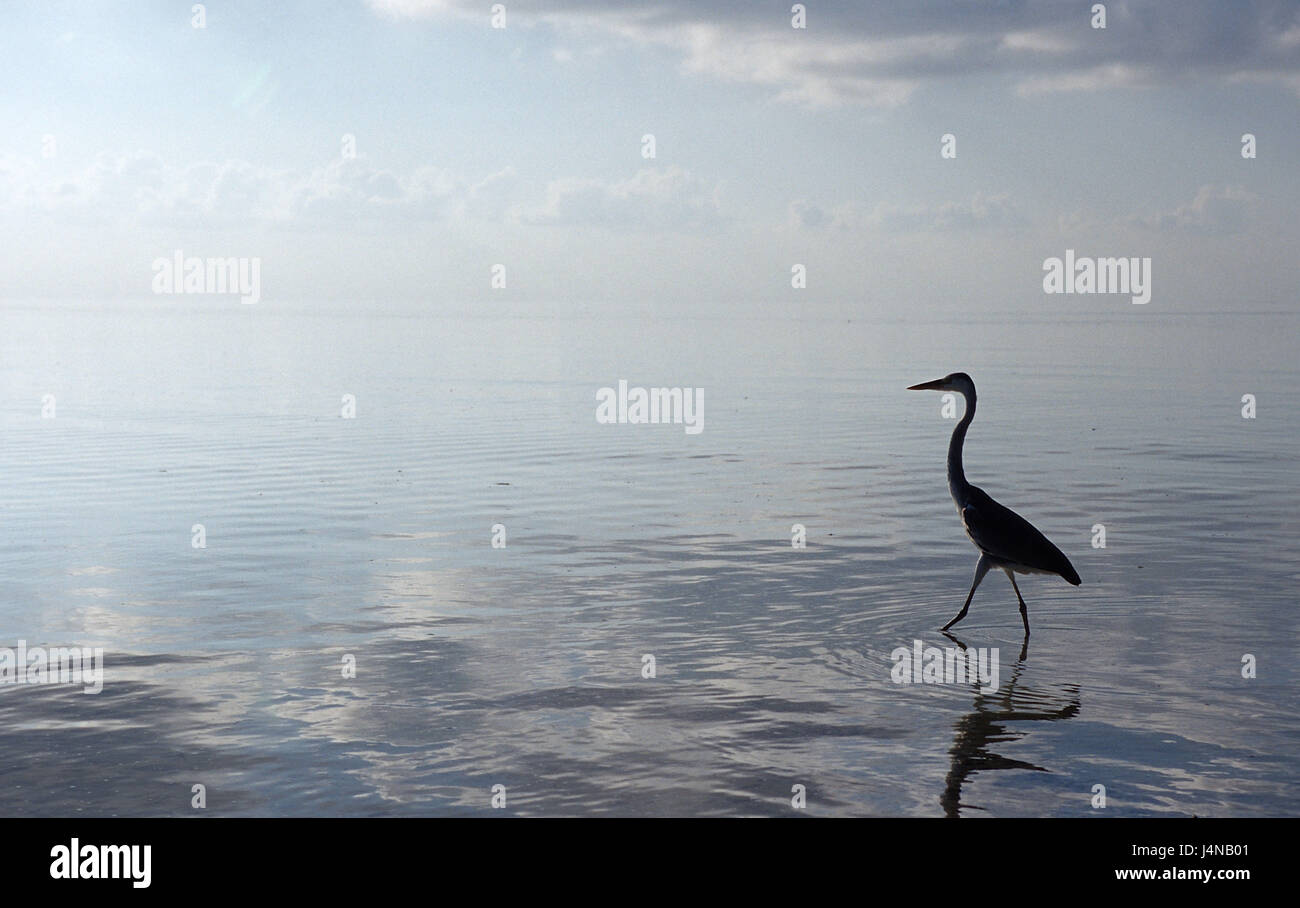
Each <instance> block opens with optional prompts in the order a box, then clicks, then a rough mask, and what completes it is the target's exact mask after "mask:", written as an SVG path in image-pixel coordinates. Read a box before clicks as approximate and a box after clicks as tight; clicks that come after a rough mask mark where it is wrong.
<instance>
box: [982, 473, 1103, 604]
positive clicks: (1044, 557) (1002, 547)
mask: <svg viewBox="0 0 1300 908" xmlns="http://www.w3.org/2000/svg"><path fill="white" fill-rule="evenodd" d="M968 489H969V493H968V495H967V504H966V507H964V508H959V509H958V513H960V514H961V525H962V526H963V527H964V528H965V529H966V535H967V536H969V537H970V540H971V542H973V543H975V547H976V548H978V549H979V550H980V551H981V552H983V553H984V554H985V555H987V556H989V559H990V560H991V561H992V562H993V566H994V567H1001V568H1006V567H1009V568H1011V570H1013V571H1015V572H1016V573H1018V574H1060V575H1061V576H1062V577H1064V578H1065V579H1066V580H1067V581H1068V582H1070V583H1072V584H1074V585H1075V586H1078V585H1079V584H1080V583H1081V582H1082V581H1080V580H1079V574H1078V572H1077V571H1076V570H1075V569H1074V565H1072V564H1070V559H1069V558H1066V557H1065V553H1064V552H1062V551H1061V550H1060V549H1058V548H1057V547H1056V546H1055V545H1053V544H1052V541H1051V540H1050V539H1048V538H1047V537H1046V536H1044V535H1043V534H1042V533H1040V532H1039V531H1038V528H1037V527H1036V526H1034V525H1033V524H1032V523H1030V522H1029V521H1028V520H1026V519H1025V518H1023V517H1021V516H1020V515H1019V514H1017V513H1016V512H1015V511H1013V510H1011V509H1010V508H1009V507H1007V506H1006V505H1004V504H999V503H998V502H996V501H994V500H993V499H992V498H991V497H989V495H988V493H986V492H985V491H984V490H983V489H981V488H979V487H978V486H968Z"/></svg>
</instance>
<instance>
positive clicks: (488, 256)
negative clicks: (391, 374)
mask: <svg viewBox="0 0 1300 908" xmlns="http://www.w3.org/2000/svg"><path fill="white" fill-rule="evenodd" d="M793 6H794V5H793V4H791V3H787V2H741V0H731V2H688V0H665V2H659V3H647V4H634V3H624V2H619V0H604V2H596V0H557V2H531V3H530V2H518V3H511V2H507V3H505V4H503V7H504V22H502V21H501V18H500V16H499V15H497V16H496V21H495V22H494V21H493V19H494V13H493V5H492V4H491V3H487V2H477V0H476V2H473V3H469V2H460V0H340V2H336V3H314V2H284V3H277V4H266V3H261V2H212V3H207V4H203V5H202V8H201V10H198V9H196V5H195V4H193V3H190V2H143V0H142V2H135V3H120V2H86V0H81V2H76V3H70V2H67V3H65V2H22V0H19V2H9V3H5V4H4V5H3V7H0V78H2V79H3V84H4V85H5V90H4V92H3V94H2V95H0V114H2V116H3V121H4V122H5V123H6V124H7V128H6V129H5V130H3V131H2V132H0V299H4V300H18V301H32V300H37V301H40V300H50V301H56V300H81V301H85V300H101V299H102V300H135V299H140V300H145V299H149V298H150V297H151V296H152V289H151V287H152V279H153V277H154V270H153V263H154V262H155V261H156V260H157V259H158V258H159V257H165V256H171V255H172V254H173V252H174V250H177V249H180V250H183V251H184V253H185V255H187V256H222V257H225V256H233V257H248V258H257V259H259V260H260V268H261V300H260V302H259V303H258V305H276V304H278V303H288V302H291V301H294V302H301V301H307V302H311V301H333V302H336V303H342V304H345V305H356V306H382V305H385V304H388V303H394V302H398V301H402V302H406V303H409V304H414V305H418V306H426V307H429V308H431V309H444V310H447V311H455V310H458V309H466V310H476V309H483V310H485V311H511V312H515V311H535V312H540V313H565V312H584V311H596V310H609V311H613V312H621V311H629V312H631V311H638V312H641V311H651V312H654V311H675V312H676V311H685V312H692V313H698V314H704V315H717V316H720V317H732V316H735V315H737V314H742V315H743V314H745V313H760V314H776V313H781V312H790V311H806V312H810V313H817V314H824V315H827V316H830V317H854V316H858V315H862V316H866V315H887V316H898V317H906V316H907V315H908V314H910V313H915V312H917V311H921V310H925V309H929V308H936V309H942V308H945V307H946V308H958V309H963V310H974V311H990V312H1003V311H1008V310H1010V311H1029V310H1035V311H1041V310H1043V309H1045V308H1052V307H1062V308H1064V307H1073V308H1075V309H1077V308H1079V307H1085V306H1117V305H1121V304H1123V305H1131V303H1130V302H1129V298H1128V297H1127V296H1124V297H1120V296H1113V297H1096V298H1093V299H1088V298H1083V297H1078V296H1070V297H1065V296H1051V295H1047V294H1045V293H1044V292H1043V288H1042V278H1043V263H1044V261H1045V260H1046V259H1047V258H1049V257H1052V256H1058V257H1059V256H1063V255H1064V254H1065V251H1066V250H1067V249H1073V250H1075V252H1076V254H1077V255H1079V256H1125V257H1130V256H1131V257H1139V258H1146V257H1149V258H1150V259H1151V261H1152V266H1151V268H1152V297H1151V302H1150V303H1149V304H1148V305H1149V306H1152V307H1168V308H1170V309H1187V310H1223V309H1228V310H1233V309H1243V310H1254V309H1290V308H1291V307H1293V305H1294V288H1295V287H1296V286H1297V279H1298V278H1300V266H1298V265H1297V261H1296V259H1297V256H1296V254H1295V253H1296V250H1297V249H1298V248H1300V225H1298V224H1297V220H1296V218H1295V217H1294V212H1295V211H1296V208H1297V205H1298V204H1300V190H1298V188H1297V180H1296V179H1295V176H1294V175H1295V173H1296V172H1297V151H1298V150H1300V117H1298V116H1297V115H1298V114H1300V2H1262V0H1260V2H1251V0H1223V2H1207V0H1151V2H1132V0H1128V2H1111V3H1106V4H1102V6H1104V8H1105V28H1097V27H1094V25H1095V24H1096V23H1097V21H1098V20H1097V12H1096V11H1095V9H1094V8H1095V7H1096V6H1097V4H1094V3H1089V2H1075V0H1069V2H1066V0H1021V2H1011V0H1007V2H995V0H989V2H976V0H948V2H938V0H917V2H908V3H899V2H865V0H858V2H846V3H830V2H812V3H807V4H804V5H803V9H804V25H805V27H803V28H795V27H792V26H793V24H794V23H793V20H794V18H795V16H796V13H794V12H792V7H793ZM200 14H201V17H202V18H201V21H199V16H200ZM196 25H202V27H196ZM496 25H504V27H494V26H496ZM1245 133H1250V134H1252V135H1253V136H1255V143H1256V156H1255V157H1253V158H1246V157H1243V155H1242V136H1243V134H1245ZM945 135H951V136H952V137H953V142H952V146H951V147H955V151H956V154H955V157H951V156H950V157H945V156H944V155H943V154H941V152H942V150H943V141H944V139H943V137H944V136H945ZM646 136H653V139H654V155H653V157H647V155H646V144H647V143H646V138H645V137H646ZM352 151H355V154H352ZM799 264H801V265H804V266H805V268H806V287H802V288H795V287H792V286H791V268H792V267H793V266H795V265H799ZM496 265H501V266H504V274H505V286H504V287H493V286H492V277H493V267H494V266H496Z"/></svg>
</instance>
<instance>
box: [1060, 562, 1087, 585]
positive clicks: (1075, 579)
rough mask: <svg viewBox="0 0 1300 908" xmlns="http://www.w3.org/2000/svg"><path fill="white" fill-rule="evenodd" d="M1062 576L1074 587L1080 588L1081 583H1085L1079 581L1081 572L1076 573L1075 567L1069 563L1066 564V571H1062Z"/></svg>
mask: <svg viewBox="0 0 1300 908" xmlns="http://www.w3.org/2000/svg"><path fill="white" fill-rule="evenodd" d="M1061 576H1062V577H1064V578H1065V582H1066V583H1069V584H1072V585H1074V586H1078V585H1079V584H1080V583H1083V581H1082V580H1080V579H1079V572H1078V571H1076V570H1075V569H1074V565H1072V564H1070V562H1068V561H1067V562H1065V569H1064V570H1062V571H1061Z"/></svg>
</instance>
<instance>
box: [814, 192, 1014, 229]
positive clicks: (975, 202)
mask: <svg viewBox="0 0 1300 908" xmlns="http://www.w3.org/2000/svg"><path fill="white" fill-rule="evenodd" d="M790 218H791V221H792V222H793V223H794V224H795V225H796V226H799V227H804V228H807V229H812V230H817V229H822V228H834V229H840V230H862V229H871V230H881V231H886V232H890V233H914V232H926V231H938V232H948V231H959V230H976V229H983V228H995V227H1020V226H1023V225H1024V224H1025V223H1026V221H1025V219H1024V217H1022V215H1021V214H1020V211H1019V209H1018V208H1017V207H1016V205H1015V204H1014V203H1013V202H1012V201H1011V198H1010V196H1009V195H1007V194H1005V193H1001V194H995V195H988V194H985V193H980V192H977V193H975V194H974V195H973V196H971V197H970V198H969V199H963V200H960V201H956V202H942V203H939V204H931V205H895V204H892V203H887V202H881V203H879V204H877V205H876V206H874V207H873V208H870V209H867V208H863V207H862V206H860V205H856V204H854V203H851V202H848V203H844V204H843V205H839V206H836V207H835V208H833V209H832V210H830V211H826V210H825V209H823V208H821V207H820V206H817V205H814V204H812V203H809V202H807V201H803V200H799V201H796V202H794V203H793V204H792V205H791V206H790Z"/></svg>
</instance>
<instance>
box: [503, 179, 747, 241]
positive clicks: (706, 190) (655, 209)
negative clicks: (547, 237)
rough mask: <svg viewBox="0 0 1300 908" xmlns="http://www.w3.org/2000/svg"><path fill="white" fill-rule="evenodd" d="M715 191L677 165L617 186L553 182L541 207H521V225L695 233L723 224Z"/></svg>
mask: <svg viewBox="0 0 1300 908" xmlns="http://www.w3.org/2000/svg"><path fill="white" fill-rule="evenodd" d="M719 194H720V189H719V187H718V186H716V185H715V186H710V185H708V184H707V183H705V182H704V181H703V180H701V179H700V178H699V177H697V176H694V175H693V174H691V173H690V172H688V171H686V170H682V169H681V168H679V167H668V168H646V169H643V170H640V171H638V172H637V174H636V175H635V176H633V177H630V178H628V179H626V180H621V181H617V182H607V181H604V180H589V179H562V180H555V181H552V182H551V183H550V184H549V185H548V186H547V190H546V202H545V204H544V205H542V206H540V207H537V208H531V209H520V210H517V212H516V217H517V219H518V220H519V221H520V222H521V223H524V224H552V225H567V226H578V225H581V226H598V227H618V228H655V229H670V230H686V229H699V228H704V227H714V226H718V225H720V224H721V223H723V220H724V218H723V217H722V213H721V206H720V204H719Z"/></svg>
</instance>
